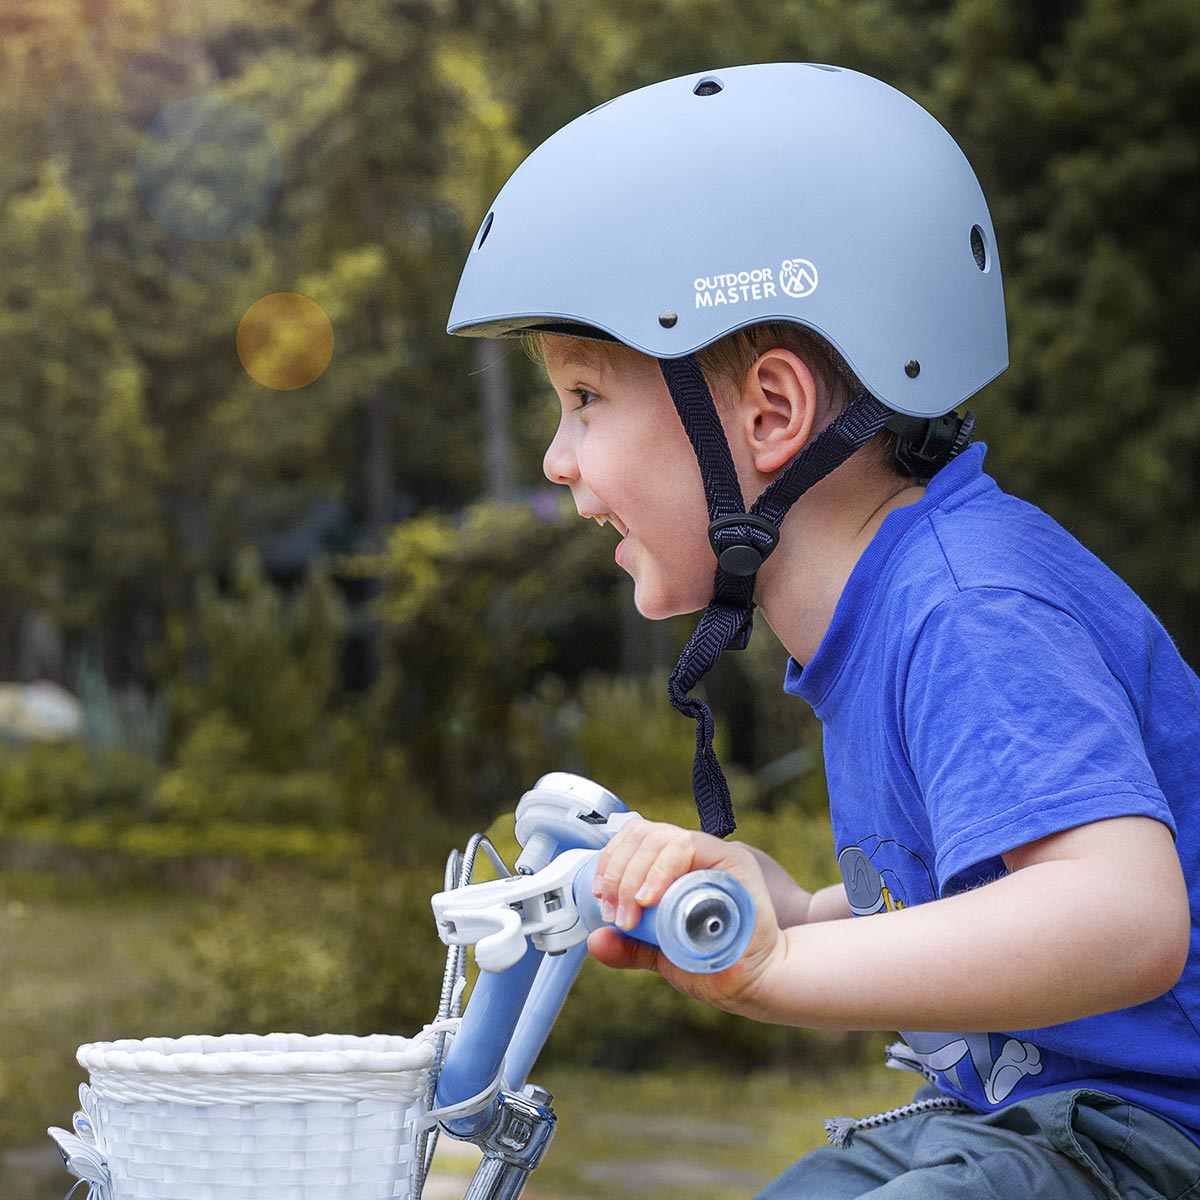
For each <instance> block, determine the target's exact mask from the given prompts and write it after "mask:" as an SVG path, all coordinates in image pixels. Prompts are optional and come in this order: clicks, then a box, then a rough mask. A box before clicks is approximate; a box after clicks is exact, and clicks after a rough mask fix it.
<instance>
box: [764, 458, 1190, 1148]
mask: <svg viewBox="0 0 1200 1200" xmlns="http://www.w3.org/2000/svg"><path fill="white" fill-rule="evenodd" d="M984 453H985V450H984V447H983V446H981V445H980V446H974V447H971V448H970V449H969V450H967V451H966V452H965V453H963V454H962V455H960V456H959V457H958V458H956V459H955V460H954V461H953V462H951V463H950V464H949V465H948V466H947V467H945V468H944V469H943V470H942V471H940V472H939V473H938V474H937V475H936V476H935V477H934V478H933V479H932V480H931V481H930V484H929V487H928V489H927V491H926V494H925V496H924V498H923V499H922V500H921V501H920V502H918V503H917V504H914V505H910V506H909V507H906V508H902V509H898V510H897V511H895V512H893V513H891V514H889V515H888V517H887V518H886V519H885V520H884V522H883V524H882V525H881V527H880V529H879V532H878V533H877V534H876V535H875V537H874V538H873V539H872V541H871V543H870V545H869V546H868V547H867V549H866V551H865V552H864V554H863V556H862V558H861V559H860V560H859V561H858V563H857V564H856V566H855V568H854V571H853V573H852V574H851V576H850V579H849V581H848V583H847V585H846V588H845V591H844V592H843V594H842V596H841V598H840V600H839V602H838V605H837V609H836V611H835V613H834V616H833V621H832V623H831V624H830V627H829V629H828V631H827V632H826V634H825V637H824V639H823V640H822V642H821V644H820V646H819V647H818V649H817V651H816V653H815V654H814V655H813V658H812V660H811V661H810V662H809V663H808V664H807V665H806V666H805V667H804V668H803V669H801V668H800V666H799V665H798V664H797V663H796V662H795V661H794V660H793V661H791V662H789V664H788V673H787V679H786V682H785V684H784V687H785V689H786V690H787V691H789V692H791V693H793V694H795V695H798V696H802V697H803V698H804V699H806V700H807V701H808V702H809V703H810V704H811V705H812V707H813V709H814V711H815V712H816V714H817V716H818V717H819V718H820V720H821V722H822V725H823V727H824V744H825V765H826V773H827V776H828V783H829V796H830V808H831V812H832V816H833V833H834V843H835V847H836V850H837V854H838V864H839V867H840V868H841V872H842V878H843V880H844V881H845V885H846V890H847V894H848V896H849V898H850V903H851V907H852V909H853V910H854V913H855V914H856V915H866V914H870V913H876V912H881V911H885V910H891V909H896V908H900V907H903V906H908V905H912V904H921V903H923V902H925V901H927V900H932V899H934V898H936V897H940V896H947V895H951V894H953V893H955V892H959V891H962V890H964V889H966V888H970V887H973V886H976V885H978V884H980V883H983V882H986V881H988V880H991V879H995V878H997V877H998V876H1000V875H1003V874H1004V873H1005V867H1004V863H1003V861H1002V859H1001V857H1000V856H1001V855H1002V854H1004V853H1005V852H1007V851H1010V850H1013V849H1015V848H1017V847H1019V846H1023V845H1026V844H1028V843H1030V842H1033V841H1036V840H1037V839H1038V838H1042V837H1046V836H1048V835H1049V834H1052V833H1058V832H1061V831H1062V830H1065V829H1070V828H1073V827H1075V826H1078V825H1081V824H1086V823H1088V822H1091V821H1098V820H1103V819H1105V818H1109V817H1122V816H1132V815H1139V816H1147V817H1152V818H1154V819H1156V820H1159V821H1161V822H1163V824H1165V825H1166V826H1168V827H1169V828H1170V829H1171V831H1172V832H1173V833H1174V834H1175V836H1176V847H1177V849H1178V852H1179V855H1180V858H1181V860H1182V862H1183V870H1184V876H1185V878H1186V879H1187V881H1188V887H1189V890H1190V897H1191V905H1192V940H1191V952H1190V954H1189V957H1188V962H1187V967H1186V969H1185V971H1184V973H1183V977H1182V978H1181V979H1180V981H1179V983H1178V984H1177V985H1176V986H1175V987H1174V988H1172V989H1171V991H1170V992H1168V993H1167V994H1166V995H1163V996H1160V997H1158V999H1156V1000H1151V1001H1150V1002H1149V1003H1146V1004H1140V1005H1137V1006H1136V1007H1133V1008H1127V1009H1122V1010H1120V1011H1117V1012H1111V1013H1104V1014H1102V1015H1099V1016H1093V1017H1087V1018H1085V1019H1083V1020H1078V1021H1069V1022H1066V1023H1064V1024H1061V1025H1054V1026H1049V1027H1047V1028H1042V1029H1018V1030H1006V1031H1003V1032H997V1033H978V1034H959V1033H929V1032H905V1034H904V1037H905V1040H906V1041H907V1042H908V1044H909V1046H910V1047H911V1048H912V1049H913V1050H914V1051H915V1052H916V1056H917V1058H918V1059H919V1065H920V1067H921V1068H922V1069H923V1070H924V1071H925V1072H926V1073H927V1074H928V1075H929V1076H930V1077H931V1078H935V1080H936V1082H937V1083H938V1085H939V1086H940V1087H941V1088H942V1089H943V1090H945V1091H946V1092H948V1093H950V1094H952V1095H956V1096H958V1097H960V1098H961V1099H963V1100H965V1101H966V1102H967V1103H968V1104H970V1105H971V1106H972V1107H974V1108H976V1109H979V1110H987V1109H989V1108H995V1107H997V1106H1000V1105H1003V1104H1005V1103H1009V1102H1012V1101H1016V1100H1020V1099H1022V1098H1025V1097H1028V1096H1030V1095H1033V1094H1036V1093H1040V1092H1048V1091H1056V1090H1060V1089H1064V1088H1072V1087H1092V1088H1096V1089H1098V1090H1100V1091H1105V1092H1109V1093H1112V1094H1115V1095H1117V1096H1121V1097H1123V1098H1124V1099H1126V1100H1128V1101H1130V1102H1132V1103H1135V1104H1139V1105H1141V1106H1143V1107H1145V1108H1148V1109H1150V1110H1152V1111H1154V1112H1156V1113H1159V1114H1160V1115H1162V1116H1164V1117H1167V1118H1168V1119H1170V1120H1171V1121H1173V1122H1175V1123H1176V1124H1178V1125H1179V1126H1181V1127H1183V1128H1184V1129H1185V1130H1186V1131H1187V1132H1189V1133H1190V1134H1192V1136H1193V1137H1195V1138H1197V1140H1200V680H1198V679H1197V677H1196V674H1195V673H1194V672H1193V671H1192V670H1191V668H1189V667H1188V666H1187V664H1186V663H1184V662H1183V660H1182V659H1181V658H1180V656H1179V652H1178V651H1177V650H1176V648H1175V646H1174V644H1173V643H1172V641H1171V639H1170V638H1169V637H1168V635H1167V633H1166V632H1165V631H1164V629H1163V628H1162V626H1161V624H1159V622H1158V621H1157V620H1156V618H1155V617H1154V615H1153V614H1152V613H1151V612H1150V611H1149V609H1148V608H1147V607H1146V606H1145V605H1144V604H1143V603H1142V602H1141V601H1140V600H1139V599H1138V598H1137V596H1135V595H1134V593H1133V592H1132V591H1131V590H1130V589H1129V588H1128V587H1126V586H1125V584H1123V583H1122V582H1121V581H1120V580H1119V579H1118V578H1117V577H1116V576H1115V575H1114V574H1113V573H1112V572H1111V571H1110V570H1109V569H1108V568H1107V567H1105V566H1104V564H1103V563H1101V562H1100V560H1099V559H1097V558H1096V557H1095V556H1093V555H1092V554H1090V553H1089V552H1088V551H1087V550H1085V549H1084V548H1083V547H1082V546H1081V545H1080V544H1079V543H1078V542H1077V541H1076V540H1075V539H1074V538H1073V537H1071V536H1070V534H1068V533H1067V532H1066V531H1065V530H1064V529H1063V528H1062V527H1061V526H1059V525H1058V524H1057V523H1056V522H1054V521H1053V520H1051V519H1050V518H1049V517H1048V516H1046V514H1045V513H1043V512H1041V511H1040V510H1039V509H1037V508H1035V507H1034V506H1032V505H1030V504H1026V503H1025V502H1023V501H1021V500H1018V499H1016V498H1014V497H1012V496H1009V495H1007V494H1006V493H1005V492H1003V491H1001V490H1000V488H999V487H998V486H997V484H996V483H995V481H994V480H993V479H992V478H991V477H990V476H988V475H987V474H985V473H984V471H983V458H984ZM1112 886H1113V888H1115V889H1118V890H1119V889H1120V888H1121V887H1122V886H1123V883H1122V880H1121V879H1119V878H1117V879H1114V880H1113V881H1112ZM1014 969H1019V968H1017V967H1015V966H1014ZM1096 969H1097V970H1098V971H1103V970H1104V969H1105V965H1104V963H1103V962H1098V963H1097V964H1096Z"/></svg>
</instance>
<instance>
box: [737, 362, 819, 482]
mask: <svg viewBox="0 0 1200 1200" xmlns="http://www.w3.org/2000/svg"><path fill="white" fill-rule="evenodd" d="M818 402H819V395H818V391H817V381H816V379H815V377H814V376H813V373H812V372H811V371H810V370H809V369H808V364H807V363H806V362H805V361H804V360H803V359H802V358H800V357H799V356H798V355H796V354H793V353H792V352H791V351H790V350H782V349H775V350H767V351H765V352H764V353H763V354H760V355H759V356H758V358H757V359H755V361H754V363H753V364H752V365H751V367H750V370H749V371H747V372H746V377H745V379H744V380H743V383H742V396H741V404H740V406H739V407H740V412H739V417H740V421H741V429H742V434H743V437H744V438H745V441H746V448H747V450H748V452H749V454H750V459H751V462H752V463H753V464H754V468H755V470H757V471H760V472H761V473H762V474H764V475H772V474H774V473H775V472H776V471H778V470H780V469H781V468H782V467H784V466H786V465H787V463H788V462H789V461H790V460H791V459H792V458H794V457H795V456H796V455H797V454H799V453H800V451H801V450H803V449H804V447H805V446H806V445H808V441H809V438H810V437H811V436H812V433H813V425H814V423H815V422H816V417H817V405H818Z"/></svg>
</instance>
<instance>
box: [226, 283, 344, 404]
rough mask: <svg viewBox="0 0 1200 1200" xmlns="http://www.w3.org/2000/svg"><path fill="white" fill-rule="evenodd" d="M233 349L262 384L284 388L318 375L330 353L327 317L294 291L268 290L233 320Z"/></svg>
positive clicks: (291, 388) (302, 384)
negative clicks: (234, 331) (269, 293)
mask: <svg viewBox="0 0 1200 1200" xmlns="http://www.w3.org/2000/svg"><path fill="white" fill-rule="evenodd" d="M237 352H238V358H239V359H241V362H242V366H243V367H245V368H246V372H247V374H249V375H250V376H251V378H253V379H254V380H256V381H257V382H258V383H261V384H262V385H263V387H269V388H274V389H276V390H277V391H281V392H289V391H294V390H295V389H296V388H302V387H307V386H308V385H309V384H310V383H312V382H313V380H315V379H319V378H320V377H321V375H322V374H323V373H324V371H325V368H326V367H328V366H329V363H330V360H331V359H332V358H333V322H331V321H330V319H329V318H328V316H326V315H325V310H324V309H323V308H322V307H321V306H320V305H319V304H318V303H317V302H316V301H315V300H310V299H309V298H308V297H307V296H302V295H300V294H299V293H298V292H273V293H272V294H271V295H270V296H264V297H263V298H262V299H261V300H258V301H256V302H255V303H254V304H252V305H251V306H250V307H249V308H248V309H247V310H246V313H245V315H244V316H243V317H242V319H241V321H240V322H239V323H238V331H237Z"/></svg>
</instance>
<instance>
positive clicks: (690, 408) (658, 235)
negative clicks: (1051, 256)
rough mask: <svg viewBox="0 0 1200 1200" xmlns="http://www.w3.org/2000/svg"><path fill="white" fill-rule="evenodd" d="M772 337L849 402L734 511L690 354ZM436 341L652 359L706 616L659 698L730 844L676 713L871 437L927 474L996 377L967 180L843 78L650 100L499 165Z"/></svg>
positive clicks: (698, 86) (710, 766)
mask: <svg viewBox="0 0 1200 1200" xmlns="http://www.w3.org/2000/svg"><path fill="white" fill-rule="evenodd" d="M768 321H770V322H777V321H790V322H795V323H797V324H799V325H803V326H806V327H807V328H809V329H812V330H814V331H815V332H816V333H818V334H819V335H821V337H823V338H824V339H825V340H826V341H827V342H828V343H829V344H830V345H831V346H832V347H833V348H834V349H835V350H836V351H837V352H838V353H839V354H840V355H841V357H842V358H843V359H844V360H845V362H846V363H847V364H848V365H849V367H850V368H851V370H852V371H853V372H854V374H855V376H856V377H857V378H858V379H859V380H860V381H861V383H862V385H863V390H862V391H861V392H860V393H859V394H858V395H856V396H855V397H854V398H853V399H852V401H851V403H850V404H849V405H848V406H847V408H846V409H845V411H844V412H843V413H842V414H841V415H840V416H839V417H837V418H836V419H835V420H834V422H833V423H832V424H831V425H830V426H829V427H828V428H827V429H826V430H825V431H823V432H822V433H821V434H820V436H818V437H817V438H816V439H815V440H814V441H813V443H812V444H811V445H810V446H808V447H806V448H805V449H804V450H803V451H801V453H800V454H798V455H797V456H796V458H794V459H793V460H792V462H791V463H790V464H789V465H788V467H787V468H786V469H785V471H784V472H783V473H782V475H780V476H779V477H778V478H776V479H775V480H774V481H773V482H772V483H771V484H770V485H769V487H768V488H767V489H766V490H765V491H764V493H763V494H762V495H761V496H759V497H757V498H756V499H755V500H754V502H753V504H752V505H750V506H747V505H746V504H745V501H744V500H743V498H742V495H741V490H740V486H739V483H738V481H737V476H736V473H735V472H734V470H733V465H732V459H731V458H730V456H729V452H728V447H727V444H726V442H725V438H724V432H723V430H722V427H721V423H720V420H719V418H718V416H717V413H716V409H715V406H714V405H713V401H712V397H711V394H710V392H709V389H708V385H707V381H706V380H705V378H704V375H703V372H702V371H701V370H700V367H699V364H698V362H697V360H696V357H695V356H696V353H697V352H698V351H699V350H702V349H703V348H704V347H705V346H708V345H710V344H712V343H713V342H715V341H717V340H719V339H720V338H722V337H724V336H726V335H727V334H730V333H733V332H734V331H736V330H738V329H742V328H745V327H747V326H751V325H758V324H761V323H763V322H768ZM448 330H449V332H451V333H456V334H464V335H467V336H475V337H509V336H514V335H517V334H520V333H521V332H523V331H526V330H542V331H545V332H550V333H569V334H573V335H575V336H582V337H594V338H601V339H609V340H614V341H617V342H621V343H624V344H625V345H627V346H630V347H632V348H633V349H635V350H639V351H641V352H642V353H644V354H648V355H651V356H653V357H654V358H656V359H658V361H659V364H660V366H661V368H662V371H663V375H664V377H665V379H666V382H667V386H668V388H669V390H670V392H671V396H672V399H673V400H674V402H675V406H676V409H677V411H678V413H679V417H680V420H681V421H682V422H683V425H684V428H685V430H686V431H687V433H688V436H689V438H690V439H691V441H692V444H693V446H694V448H695V449H696V452H697V457H698V459H699V461H700V466H701V477H702V479H703V481H704V487H705V494H706V497H707V499H708V505H709V516H710V526H709V538H710V542H711V543H712V547H713V552H714V556H715V562H714V567H715V573H714V589H713V600H712V603H710V604H709V606H708V608H707V609H706V611H705V614H704V617H703V618H702V619H701V622H700V626H699V628H698V629H697V631H696V634H695V635H694V636H693V638H692V639H691V641H690V642H689V644H688V647H687V649H685V651H684V654H683V656H682V657H681V659H680V661H679V665H678V666H677V667H676V669H675V672H674V673H673V675H672V677H671V682H670V686H669V690H670V695H671V701H672V703H673V704H674V705H675V707H676V708H678V709H679V710H680V711H681V712H684V713H686V714H687V715H689V716H692V717H694V718H695V719H696V720H697V753H696V761H695V767H694V771H693V783H694V786H695V791H696V799H697V805H698V807H699V809H700V814H701V821H702V824H703V826H704V828H705V829H707V830H709V831H710V832H715V833H719V834H725V833H728V832H730V831H732V829H733V817H732V808H731V805H730V802H729V794H728V788H727V787H726V785H725V780H724V777H723V775H722V774H721V771H720V767H719V765H718V764H717V762H716V758H715V755H714V754H713V752H712V746H711V737H712V716H711V713H710V712H709V710H708V708H707V707H706V706H705V705H704V704H703V702H701V701H699V700H697V699H694V698H691V697H689V696H688V692H689V691H690V690H691V688H692V687H693V686H694V685H695V684H696V683H697V682H698V680H699V679H700V678H701V677H702V676H703V675H704V673H705V672H706V671H707V670H708V669H709V668H710V667H711V666H712V665H713V663H714V662H715V661H716V659H717V658H718V657H719V656H720V654H721V653H722V652H723V651H724V650H725V649H726V648H737V647H739V646H741V645H745V643H746V641H747V640H748V637H749V630H750V625H751V620H752V613H753V608H754V604H753V590H754V577H755V573H756V572H757V569H758V567H759V566H761V564H762V562H763V561H764V560H765V558H766V557H767V556H768V555H769V554H770V553H771V551H772V550H773V549H774V548H775V546H776V545H777V544H778V540H779V527H780V525H781V523H782V521H783V519H784V517H785V516H786V514H787V511H788V509H789V508H790V507H791V505H792V504H793V503H794V502H795V500H796V499H797V498H798V497H799V496H800V495H802V494H803V493H804V491H806V490H807V489H808V488H809V487H811V486H812V484H814V483H815V482H817V480H819V479H820V478H822V477H823V476H824V475H825V474H827V473H828V472H829V471H830V470H833V469H835V468H836V467H837V466H838V465H839V464H840V463H841V462H843V461H844V460H845V459H846V458H847V457H849V455H850V454H852V453H853V452H854V451H855V450H856V449H857V448H858V447H859V446H861V445H862V444H863V443H864V442H866V441H867V440H869V439H870V438H871V437H872V436H874V434H875V433H877V432H879V431H880V430H881V429H883V428H891V429H894V430H896V431H897V432H898V433H899V434H900V438H901V442H902V447H906V448H907V451H906V453H907V455H908V457H907V458H906V459H905V461H906V462H907V463H909V464H914V463H915V464H916V469H917V470H918V471H919V472H920V471H922V470H923V471H924V473H926V474H932V472H933V471H934V470H936V469H937V467H938V466H939V465H940V464H941V463H942V462H944V461H946V460H947V459H948V458H949V457H950V456H952V455H953V454H954V453H956V452H957V451H958V450H960V449H961V448H962V447H963V446H964V445H965V444H966V442H967V440H969V437H970V428H971V419H970V418H968V419H967V420H966V421H965V422H964V421H960V420H959V419H958V418H957V417H956V416H953V415H951V416H947V415H946V414H950V413H951V411H952V410H953V409H954V408H955V407H956V406H957V405H958V404H960V403H961V402H962V401H964V400H965V399H967V398H968V397H969V396H971V395H973V394H974V393H975V392H977V391H978V390H979V389H980V388H982V387H983V386H984V385H985V384H986V383H988V382H989V381H990V380H991V379H993V378H995V376H997V375H998V374H999V373H1000V372H1001V371H1003V370H1004V368H1005V367H1006V366H1007V365H1008V349H1007V336H1006V329H1005V320H1004V294H1003V288H1002V284H1001V280H1000V264H999V259H998V257H997V254H996V242H995V234H994V232H993V229H992V222H991V217H990V216H989V214H988V209H987V204H986V202H985V200H984V197H983V192H982V191H981V189H980V187H979V183H978V181H977V180H976V178H975V175H974V172H973V171H972V170H971V166H970V164H969V163H968V162H967V160H966V158H965V157H964V155H963V153H962V151H961V150H960V149H959V148H958V146H957V145H956V144H955V142H954V140H953V138H951V137H950V135H949V134H948V133H947V132H946V131H945V130H944V129H943V128H942V126H941V125H939V124H938V122H937V121H936V120H934V118H933V117H931V116H930V115H929V114H928V113H927V112H926V111H925V110H924V109H923V108H921V107H920V105H918V104H916V103H915V102H914V101H912V100H910V99H909V98H908V97H906V96H904V95H903V94H902V93H900V92H898V91H896V90H895V89H894V88H891V87H889V86H888V85H887V84H884V83H881V82H880V81H879V80H876V79H872V78H871V77H870V76H868V75H863V74H860V73H859V72H856V71H850V70H846V69H844V68H840V67H832V66H824V65H819V64H815V63H764V64H759V65H752V66H741V67H730V68H727V69H724V70H717V71H710V72H704V73H701V74H696V75H686V76H682V77H680V78H678V79H669V80H666V81H664V82H662V83H655V84H652V85H650V86H649V87H644V88H640V89H638V90H637V91H634V92H630V93H628V94H626V95H624V96H618V97H617V98H616V99H614V100H610V101H608V102H607V103H606V104H601V105H600V106H599V107H597V108H594V109H592V110H591V112H588V113H585V114H584V115H583V116H581V117H578V118H577V119H576V120H574V121H572V122H571V123H570V124H568V125H566V126H564V127H563V128H562V129H560V130H559V131H558V132H557V133H556V134H554V135H553V136H551V137H550V138H548V139H547V140H546V141H545V142H544V143H543V144H542V145H541V146H539V147H538V148H537V149H536V150H534V151H533V153H532V154H530V155H529V157H528V158H527V159H526V160H525V161H524V162H523V163H522V164H521V166H520V167H518V168H517V170H516V171H515V172H514V173H513V175H512V177H511V178H510V179H509V181H508V182H507V183H506V184H505V185H504V187H503V188H502V189H501V191H500V194H499V195H498V196H497V197H496V200H495V202H494V203H493V205H492V207H491V209H490V211H489V212H488V213H487V215H486V217H485V218H484V220H483V224H482V225H481V227H480V229H479V232H478V234H477V235H476V237H475V240H474V242H473V244H472V247H471V251H470V255H469V257H468V259H467V263H466V266H465V267H464V270H463V274H462V278H461V280H460V282H459V286H458V292H457V294H456V295H455V298H454V304H453V307H452V309H451V312H450V319H449V323H448ZM714 447H715V448H716V449H715V450H714ZM902 457H903V454H902Z"/></svg>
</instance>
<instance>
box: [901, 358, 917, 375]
mask: <svg viewBox="0 0 1200 1200" xmlns="http://www.w3.org/2000/svg"><path fill="white" fill-rule="evenodd" d="M904 373H905V375H907V376H908V377H909V379H916V377H917V376H918V375H920V373H921V364H920V363H919V362H917V360H916V359H915V358H910V359H909V360H908V362H906V363H905V364H904Z"/></svg>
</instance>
